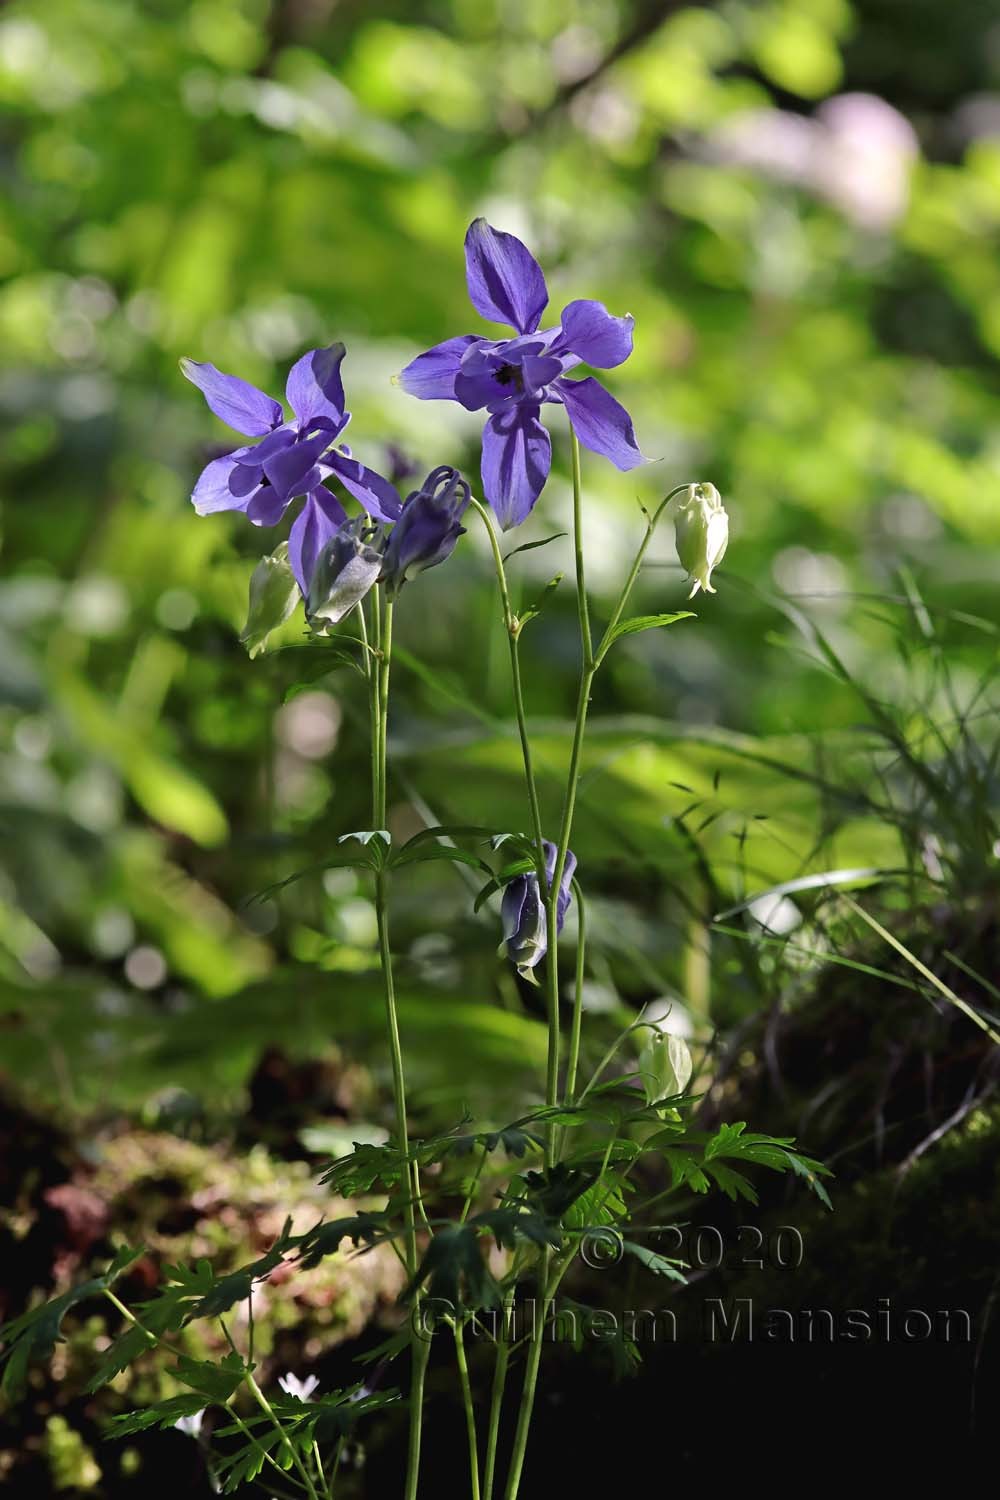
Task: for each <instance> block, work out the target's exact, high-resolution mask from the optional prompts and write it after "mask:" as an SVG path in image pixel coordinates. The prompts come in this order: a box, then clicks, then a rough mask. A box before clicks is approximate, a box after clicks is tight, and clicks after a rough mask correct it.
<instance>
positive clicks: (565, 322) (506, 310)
mask: <svg viewBox="0 0 1000 1500" xmlns="http://www.w3.org/2000/svg"><path fill="white" fill-rule="evenodd" d="M465 274H466V280H467V282H468V286H469V296H470V298H471V299H472V305H473V307H475V309H476V311H477V312H478V313H480V314H481V315H482V316H483V317H484V318H488V319H490V320H491V321H493V322H497V323H508V324H509V325H510V326H511V327H512V328H513V329H514V331H515V335H516V336H515V337H514V338H512V339H487V338H481V337H479V336H478V335H476V334H472V333H466V334H462V335H460V336H459V337H458V338H454V339H447V340H446V341H445V342H444V343H443V344H437V345H436V346H435V347H434V348H433V349H428V350H427V352H426V353H425V354H421V355H418V357H417V358H416V359H415V360H413V361H412V363H410V364H408V365H407V366H406V369H405V370H403V371H402V373H401V374H400V375H399V377H398V381H399V384H400V385H401V386H402V387H403V389H404V390H405V391H408V392H409V394H410V395H411V396H417V397H419V398H420V399H421V400H422V401H442V400H445V401H458V402H459V403H460V404H461V405H462V406H464V407H466V408H467V409H468V410H469V411H480V410H483V409H485V410H486V411H487V412H488V413H489V416H488V419H487V422H486V426H485V428H484V429H483V464H482V474H483V492H484V494H485V495H486V498H487V500H488V501H489V502H490V505H491V506H492V507H493V509H494V511H495V512H496V514H497V517H498V519H499V521H500V524H501V525H502V526H503V528H504V530H505V531H506V530H507V529H508V528H509V527H511V526H518V525H520V523H521V522H522V521H523V520H525V518H526V517H527V515H528V513H529V512H530V510H531V508H532V506H533V505H534V503H535V501H536V500H537V499H538V496H539V495H540V493H541V491H542V487H543V485H544V484H545V481H546V479H547V478H548V474H549V465H550V463H551V458H552V444H551V441H550V439H549V435H548V433H547V432H546V430H545V428H544V427H543V426H542V423H541V420H540V418H541V410H542V406H543V405H545V404H546V403H561V404H562V405H563V406H565V408H566V410H567V412H568V413H569V419H570V421H571V423H572V424H573V430H574V431H575V433H576V435H577V437H578V438H579V440H580V442H581V443H582V444H583V445H584V447H585V448H590V449H591V451H592V452H594V453H600V454H602V455H603V456H604V457H605V458H608V459H610V460H611V462H612V463H613V464H615V465H616V466H617V467H618V468H619V469H634V468H635V467H636V466H637V465H638V464H641V463H643V462H645V460H644V459H643V456H642V454H641V453H640V452H639V445H638V443H637V442H636V438H635V430H634V428H633V426H632V419H631V417H630V416H629V414H628V412H627V411H626V410H625V408H624V407H623V406H622V405H621V404H620V403H619V402H618V401H616V400H615V398H614V397H613V396H612V395H611V394H610V393H609V392H608V391H606V390H605V389H604V387H603V385H601V384H600V382H599V381H597V380H595V379H594V377H593V376H592V375H588V376H586V377H585V379H583V380H567V379H566V378H565V376H566V372H567V371H568V370H572V369H574V368H575V367H576V366H577V365H579V364H581V363H584V362H585V363H587V364H589V365H593V366H594V367H595V368H597V369H600V370H610V369H612V368H613V367H614V366H615V365H620V364H622V363H623V361H624V360H626V359H628V357H629V355H630V354H631V353H632V326H633V322H634V320H633V318H632V317H631V316H626V317H624V318H615V317H612V315H611V313H609V312H608V310H607V308H606V307H605V306H604V304H603V303H602V302H588V301H577V302H570V303H569V304H568V305H567V306H566V307H564V308H563V311H562V318H561V320H560V323H559V326H558V327H557V328H549V329H545V330H544V331H542V332H539V331H538V324H539V322H540V321H541V316H542V313H543V312H544V310H545V308H546V306H547V304H548V300H549V294H548V291H547V289H546V286H545V277H544V276H543V275H542V268H541V266H539V264H538V262H537V261H536V260H535V258H534V256H533V255H532V254H531V251H530V250H529V249H528V248H527V246H525V245H523V244H522V243H521V241H520V240H519V239H517V238H516V237H515V236H514V235H512V234H504V233H503V232H501V231H500V230H497V229H493V228H492V227H491V226H490V225H489V224H487V222H486V220H485V219H476V220H475V221H474V223H473V224H471V225H470V227H469V232H468V234H467V235H466V237H465Z"/></svg>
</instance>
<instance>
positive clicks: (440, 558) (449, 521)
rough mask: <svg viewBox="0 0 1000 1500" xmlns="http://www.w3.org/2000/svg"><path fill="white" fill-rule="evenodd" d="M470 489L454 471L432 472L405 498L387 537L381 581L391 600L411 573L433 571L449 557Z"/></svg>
mask: <svg viewBox="0 0 1000 1500" xmlns="http://www.w3.org/2000/svg"><path fill="white" fill-rule="evenodd" d="M468 503H469V486H468V485H467V484H466V482H465V480H464V479H463V478H462V476H461V474H460V473H459V472H458V470H457V469H449V468H448V467H447V466H446V465H442V467H441V468H439V469H433V470H432V471H431V473H430V474H428V476H427V478H426V479H425V480H424V482H423V485H422V486H421V488H420V489H419V490H414V492H413V494H412V495H408V496H407V498H406V502H405V504H404V506H403V510H402V513H401V515H400V517H399V520H398V521H397V522H396V524H395V526H394V527H393V528H392V531H391V532H390V534H389V541H388V543H387V545H386V549H385V562H384V564H383V567H382V578H383V581H384V583H385V587H386V593H387V594H388V595H389V597H390V599H391V598H392V597H393V596H394V595H395V594H398V593H399V590H400V589H401V588H402V587H403V584H404V583H405V582H406V580H407V579H408V578H411V577H412V576H413V574H414V573H422V572H423V571H424V569H425V568H436V567H437V565H438V563H443V562H444V560H445V558H448V557H450V556H451V554H452V553H453V552H454V550H455V544H456V542H457V541H458V539H459V537H460V536H462V535H464V533H465V527H464V526H462V525H460V524H459V523H460V520H461V517H462V515H463V513H464V511H465V508H466V506H467V505H468Z"/></svg>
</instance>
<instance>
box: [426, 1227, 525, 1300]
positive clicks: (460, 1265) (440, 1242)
mask: <svg viewBox="0 0 1000 1500" xmlns="http://www.w3.org/2000/svg"><path fill="white" fill-rule="evenodd" d="M480 1227H481V1226H480V1225H479V1224H476V1223H473V1222H471V1221H470V1222H469V1223H467V1224H446V1225H444V1227H443V1228H441V1229H438V1230H436V1231H435V1233H434V1235H433V1236H432V1238H431V1241H430V1244H429V1245H428V1246H427V1249H426V1250H425V1252H424V1256H423V1259H422V1260H421V1262H420V1266H419V1268H418V1270H417V1274H416V1275H415V1276H414V1277H413V1280H412V1281H411V1282H410V1284H409V1286H407V1288H406V1290H405V1291H404V1292H403V1299H402V1300H403V1301H404V1302H410V1301H412V1300H413V1297H414V1295H415V1294H416V1292H417V1291H418V1290H419V1288H420V1287H421V1286H424V1285H426V1287H427V1292H428V1295H429V1296H431V1297H434V1298H437V1299H439V1300H440V1301H442V1302H444V1303H446V1304H447V1305H448V1306H450V1307H452V1308H454V1309H455V1310H456V1311H457V1310H458V1309H459V1308H463V1307H464V1308H482V1307H499V1305H500V1302H501V1300H502V1297H501V1292H500V1286H499V1283H498V1282H497V1280H496V1278H495V1277H494V1275H493V1273H492V1271H491V1270H490V1269H489V1267H488V1265H487V1264H486V1260H485V1258H484V1256H483V1251H482V1248H481V1246H480V1242H479V1229H480Z"/></svg>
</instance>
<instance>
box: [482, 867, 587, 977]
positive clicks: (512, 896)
mask: <svg viewBox="0 0 1000 1500" xmlns="http://www.w3.org/2000/svg"><path fill="white" fill-rule="evenodd" d="M542 848H543V849H544V850H545V872H546V875H547V877H548V882H547V883H548V885H549V886H551V884H552V877H553V875H554V874H555V869H556V857H557V855H558V853H559V851H558V849H557V848H556V846H555V844H552V843H550V842H549V840H548V839H545V840H544V841H543V843H542ZM575 869H576V855H575V854H574V853H573V851H572V849H567V851H566V861H565V864H564V866H563V873H562V879H561V881H560V882H559V898H558V901H557V904H556V931H557V932H562V930H563V923H564V921H565V920H566V912H567V910H568V908H569V903H570V885H571V882H572V880H573V872H574V870H575ZM500 915H501V919H502V921H503V939H504V943H505V944H506V947H507V957H508V958H509V959H510V961H511V963H512V964H514V966H515V967H516V969H517V971H518V973H519V974H520V975H521V976H522V977H523V978H527V977H529V976H530V974H531V971H532V969H534V967H535V965H536V964H538V963H540V962H541V960H542V959H543V958H544V956H545V954H546V952H547V950H548V920H547V917H546V913H545V900H544V899H543V897H542V893H541V888H540V887H539V884H538V876H537V875H536V874H534V872H532V871H529V872H528V873H527V874H524V875H517V876H515V877H514V879H513V880H511V881H509V882H508V883H507V885H506V886H505V887H504V893H503V902H502V904H501V907H500Z"/></svg>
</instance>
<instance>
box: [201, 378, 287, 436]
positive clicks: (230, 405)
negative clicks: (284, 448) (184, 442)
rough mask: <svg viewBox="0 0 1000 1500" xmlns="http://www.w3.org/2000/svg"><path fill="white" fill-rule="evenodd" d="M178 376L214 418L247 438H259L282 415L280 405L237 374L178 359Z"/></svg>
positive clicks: (280, 418) (278, 420)
mask: <svg viewBox="0 0 1000 1500" xmlns="http://www.w3.org/2000/svg"><path fill="white" fill-rule="evenodd" d="M181 374H182V375H185V376H186V377H187V379H188V380H190V382H191V384H192V385H196V386H197V387H198V389H199V390H200V391H201V393H202V395H203V396H204V397H205V400H206V401H207V402H208V405H209V408H210V409H211V410H212V411H214V412H215V415H216V416H217V417H221V418H222V420H223V422H228V423H229V426H230V427H233V428H235V429H236V431H237V432H242V433H244V434H245V435H246V436H247V437H263V436H264V434H265V432H270V431H271V428H272V427H277V425H278V423H279V422H280V421H281V420H282V418H283V416H284V412H283V411H282V409H281V404H280V402H278V401H275V400H274V399H273V398H272V397H271V396H265V394H264V392H263V391H259V390H258V389H257V387H256V386H255V385H248V384H247V382H246V381H245V380H240V378H239V376H238V375H224V374H223V373H222V371H221V370H217V369H216V368H215V366H214V365H209V364H199V363H198V361H197V360H194V359H182V360H181Z"/></svg>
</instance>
